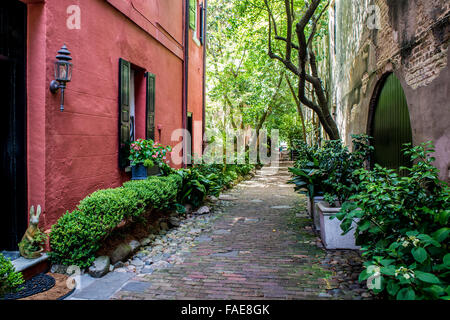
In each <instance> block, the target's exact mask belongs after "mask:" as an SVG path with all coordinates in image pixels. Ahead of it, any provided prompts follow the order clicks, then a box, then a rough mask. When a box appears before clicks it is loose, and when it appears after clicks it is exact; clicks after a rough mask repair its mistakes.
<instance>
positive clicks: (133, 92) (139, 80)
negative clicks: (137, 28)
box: [119, 59, 156, 168]
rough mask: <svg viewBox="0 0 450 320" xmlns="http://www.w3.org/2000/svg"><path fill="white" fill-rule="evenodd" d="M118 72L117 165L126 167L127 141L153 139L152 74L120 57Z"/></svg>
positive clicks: (153, 76) (153, 99)
mask: <svg viewBox="0 0 450 320" xmlns="http://www.w3.org/2000/svg"><path fill="white" fill-rule="evenodd" d="M119 72H120V74H119V167H120V168H127V167H128V166H129V160H128V156H129V150H130V144H131V142H132V141H134V140H137V139H152V140H155V85H156V77H155V75H154V74H152V73H149V72H146V71H145V70H144V69H142V68H139V67H137V66H134V65H131V64H130V62H128V61H126V60H124V59H120V62H119Z"/></svg>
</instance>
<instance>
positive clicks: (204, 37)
mask: <svg viewBox="0 0 450 320" xmlns="http://www.w3.org/2000/svg"><path fill="white" fill-rule="evenodd" d="M203 10H205V12H204V14H203V101H202V103H203V105H202V155H203V152H204V151H205V147H206V146H205V143H206V141H204V140H203V139H204V137H205V125H206V123H205V120H206V119H205V108H206V106H205V104H206V102H205V101H206V100H205V97H206V81H205V80H206V39H207V37H206V31H207V29H206V26H207V23H206V21H207V15H208V14H207V13H208V11H207V10H208V1H207V0H204V1H203Z"/></svg>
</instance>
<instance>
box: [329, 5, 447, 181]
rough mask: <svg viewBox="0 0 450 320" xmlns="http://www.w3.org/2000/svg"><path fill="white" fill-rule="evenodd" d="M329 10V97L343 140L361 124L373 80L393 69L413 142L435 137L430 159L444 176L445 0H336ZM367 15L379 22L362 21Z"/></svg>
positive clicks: (363, 126) (359, 130)
mask: <svg viewBox="0 0 450 320" xmlns="http://www.w3.org/2000/svg"><path fill="white" fill-rule="evenodd" d="M374 5H375V6H376V7H372V6H374ZM374 8H378V9H377V10H375V9H374ZM330 10H331V14H332V16H333V17H334V18H333V19H330V35H331V37H330V38H331V39H333V40H334V39H335V40H334V41H330V52H331V57H332V60H331V68H332V75H331V79H330V81H331V93H332V99H333V101H332V105H335V106H336V115H335V116H336V120H337V123H338V126H339V128H340V131H341V136H342V137H343V139H344V140H345V142H346V143H347V144H350V136H351V134H354V133H367V132H368V128H369V124H368V119H369V112H370V106H371V104H373V103H374V101H373V100H374V91H375V88H376V86H377V84H378V83H379V82H380V81H381V79H382V78H383V76H384V75H385V74H386V73H388V72H394V73H395V75H396V76H397V77H398V78H399V79H400V82H401V83H402V87H403V89H404V91H405V95H406V98H407V101H408V108H409V112H410V119H411V126H412V130H413V142H414V143H416V144H418V143H421V142H425V141H429V140H432V141H433V142H434V143H435V145H436V151H437V152H436V158H437V161H436V166H437V167H438V168H439V169H440V170H441V177H442V178H443V179H448V178H449V167H450V160H449V159H450V133H449V130H448V122H449V120H450V108H449V106H450V105H449V102H448V98H449V97H448V92H450V86H449V83H450V71H449V66H448V64H449V55H448V44H449V42H450V25H449V17H450V2H449V1H446V0H431V1H429V0H428V1H427V0H417V1H408V0H365V1H356V0H351V1H348V0H336V1H335V4H334V5H333V6H331V7H330ZM377 12H378V13H379V15H377V16H375V14H376V13H377ZM374 17H378V22H379V28H369V23H371V22H376V21H377V20H375V19H374ZM335 33H336V34H335Z"/></svg>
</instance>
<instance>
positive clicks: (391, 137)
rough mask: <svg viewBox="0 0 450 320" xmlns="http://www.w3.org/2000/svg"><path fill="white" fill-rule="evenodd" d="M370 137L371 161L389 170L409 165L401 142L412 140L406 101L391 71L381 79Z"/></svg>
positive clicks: (399, 84) (400, 86)
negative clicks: (384, 78) (371, 141)
mask: <svg viewBox="0 0 450 320" xmlns="http://www.w3.org/2000/svg"><path fill="white" fill-rule="evenodd" d="M372 136H373V138H374V140H373V145H374V147H375V153H374V159H373V163H377V164H379V165H381V166H383V167H387V168H389V169H396V170H397V169H398V168H399V167H400V166H405V167H407V166H410V161H409V159H408V158H407V157H405V156H404V155H403V153H402V152H401V150H402V149H403V144H405V143H411V142H412V131H411V122H410V119H409V111H408V104H407V101H406V97H405V93H404V92H403V88H402V85H401V83H400V81H399V80H398V78H397V77H396V76H395V75H394V74H391V75H389V76H388V77H387V79H386V81H385V82H384V85H383V88H382V89H381V92H380V95H379V97H378V101H377V105H376V107H375V112H374V115H373V122H372Z"/></svg>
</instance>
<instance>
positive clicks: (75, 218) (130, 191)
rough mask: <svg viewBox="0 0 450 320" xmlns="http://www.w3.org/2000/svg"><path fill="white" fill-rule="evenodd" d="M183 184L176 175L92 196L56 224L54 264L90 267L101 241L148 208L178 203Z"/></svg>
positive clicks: (130, 184) (52, 258)
mask: <svg viewBox="0 0 450 320" xmlns="http://www.w3.org/2000/svg"><path fill="white" fill-rule="evenodd" d="M181 184H182V178H181V177H180V176H179V175H177V174H173V175H170V176H167V177H149V178H148V179H147V180H139V181H129V182H126V183H125V184H124V185H123V186H122V187H119V188H115V189H106V190H98V191H96V192H94V193H92V194H91V195H89V196H88V197H86V198H84V199H83V200H81V202H80V203H79V205H78V206H77V208H76V209H75V210H73V211H72V212H67V213H66V214H65V215H63V216H62V217H61V218H60V219H59V220H58V221H57V223H56V224H55V225H53V227H52V229H51V232H50V246H51V249H52V251H51V252H49V256H50V259H51V261H52V262H53V263H58V264H63V265H77V266H79V267H81V268H84V267H88V266H90V265H91V264H92V262H93V261H94V259H95V253H96V252H97V251H98V250H99V249H100V247H101V243H102V240H104V239H105V238H106V237H107V236H108V235H110V234H111V232H112V231H113V230H114V229H115V228H116V227H117V225H118V224H119V223H120V222H121V221H123V220H124V219H127V218H136V217H139V216H141V215H142V214H143V213H144V212H145V211H146V209H147V208H155V209H160V210H162V209H165V208H168V207H170V206H171V205H173V204H174V203H175V202H176V198H177V194H178V191H179V189H180V187H181Z"/></svg>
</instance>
